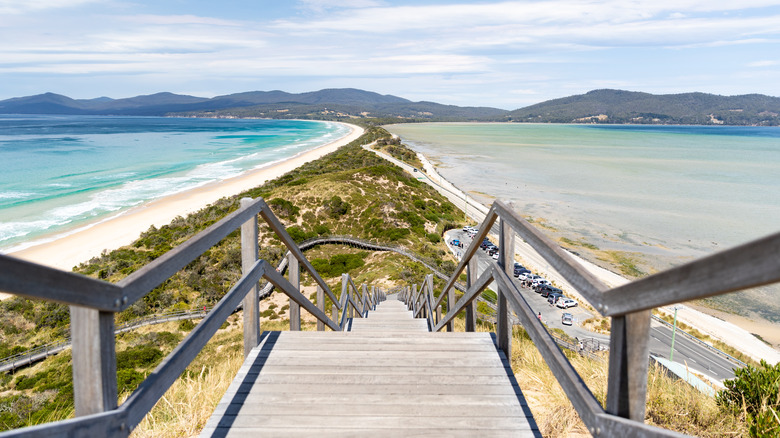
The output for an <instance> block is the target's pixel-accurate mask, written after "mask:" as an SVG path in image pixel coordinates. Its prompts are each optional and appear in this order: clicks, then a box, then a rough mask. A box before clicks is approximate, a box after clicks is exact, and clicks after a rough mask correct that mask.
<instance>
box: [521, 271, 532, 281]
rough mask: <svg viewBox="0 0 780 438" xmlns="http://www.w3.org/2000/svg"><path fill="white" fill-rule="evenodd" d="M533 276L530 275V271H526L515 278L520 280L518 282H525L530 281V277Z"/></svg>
mask: <svg viewBox="0 0 780 438" xmlns="http://www.w3.org/2000/svg"><path fill="white" fill-rule="evenodd" d="M533 275H534V274H532V273H531V271H528V272H524V273H522V274H520V275H518V276H517V279H518V280H520V281H526V280H529V281H530V279H531V277H532V276H533Z"/></svg>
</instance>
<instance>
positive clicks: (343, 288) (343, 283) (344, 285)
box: [341, 274, 352, 319]
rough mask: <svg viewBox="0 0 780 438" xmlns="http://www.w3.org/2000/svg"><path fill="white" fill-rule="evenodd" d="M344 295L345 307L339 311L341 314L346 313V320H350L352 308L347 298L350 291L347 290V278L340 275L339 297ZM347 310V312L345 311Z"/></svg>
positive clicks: (344, 275)
mask: <svg viewBox="0 0 780 438" xmlns="http://www.w3.org/2000/svg"><path fill="white" fill-rule="evenodd" d="M344 294H347V298H346V301H345V302H346V303H347V304H345V306H347V308H346V309H341V311H342V312H345V311H346V312H347V318H350V319H352V306H351V305H350V304H349V297H350V295H351V291H350V290H349V277H348V276H347V274H341V296H344ZM347 309H349V310H347Z"/></svg>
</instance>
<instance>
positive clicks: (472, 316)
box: [466, 257, 479, 332]
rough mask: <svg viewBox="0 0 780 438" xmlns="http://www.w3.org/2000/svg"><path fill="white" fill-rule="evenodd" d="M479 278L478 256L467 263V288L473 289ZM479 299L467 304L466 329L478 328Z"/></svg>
mask: <svg viewBox="0 0 780 438" xmlns="http://www.w3.org/2000/svg"><path fill="white" fill-rule="evenodd" d="M477 278H479V263H478V260H477V257H472V258H470V259H469V262H468V265H466V290H469V289H471V286H473V285H474V283H476V282H477ZM476 301H477V300H471V302H470V303H469V304H468V305H467V306H466V331H467V332H474V331H476V330H477V312H476V305H475V304H474V303H476Z"/></svg>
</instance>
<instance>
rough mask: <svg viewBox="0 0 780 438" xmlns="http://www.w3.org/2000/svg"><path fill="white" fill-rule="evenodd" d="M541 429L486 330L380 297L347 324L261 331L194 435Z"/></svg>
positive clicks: (522, 432)
mask: <svg viewBox="0 0 780 438" xmlns="http://www.w3.org/2000/svg"><path fill="white" fill-rule="evenodd" d="M369 435H370V436H372V437H377V436H464V437H466V436H468V437H473V436H480V437H481V436H513V437H517V436H540V435H539V432H538V430H537V428H536V425H535V423H534V421H533V418H532V417H531V413H530V410H529V409H528V407H527V406H526V405H525V401H524V399H523V397H522V394H521V393H520V389H519V388H518V386H517V383H516V382H515V380H514V377H513V376H511V370H509V365H508V363H507V361H506V358H505V357H504V356H503V353H499V352H498V351H497V349H496V347H495V345H494V343H493V339H492V337H491V335H490V334H489V333H430V332H428V326H427V323H426V321H425V320H424V319H414V318H412V315H411V312H410V311H408V310H406V307H405V306H404V304H403V303H401V302H400V301H397V300H395V299H388V300H387V301H384V302H382V303H380V304H379V305H378V306H377V309H376V311H373V312H370V314H369V317H368V318H364V319H360V318H357V319H355V320H354V321H353V323H352V326H351V331H349V332H266V333H265V336H264V338H263V339H262V342H261V344H260V345H259V346H258V347H257V348H255V349H254V350H253V351H252V354H251V355H250V356H249V357H248V358H247V360H246V361H245V362H244V365H243V367H242V368H241V370H240V371H239V373H238V375H237V376H236V378H235V380H234V381H233V383H232V384H231V385H230V388H229V389H228V390H227V393H226V394H225V396H224V397H223V398H222V401H221V402H220V403H219V405H218V406H217V409H216V411H215V412H214V414H213V415H212V417H211V419H209V421H208V423H207V424H206V427H205V428H204V430H203V432H202V433H201V435H200V436H201V437H248V436H253V437H254V436H264V437H266V436H300V437H303V436H317V437H328V436H334V437H335V436H338V437H345V436H369Z"/></svg>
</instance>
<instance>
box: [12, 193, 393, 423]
mask: <svg viewBox="0 0 780 438" xmlns="http://www.w3.org/2000/svg"><path fill="white" fill-rule="evenodd" d="M258 215H260V216H261V217H263V219H265V220H266V222H268V224H269V225H270V226H271V229H272V230H273V231H274V232H275V233H276V234H277V235H278V236H279V237H280V239H281V240H282V241H283V242H284V244H285V245H286V246H287V247H288V250H289V251H290V254H292V256H293V257H294V260H297V261H298V262H300V264H301V265H303V267H304V269H306V270H307V271H308V272H309V274H310V275H311V276H312V278H313V279H314V280H315V282H316V283H317V285H318V286H319V287H320V288H322V290H323V291H324V292H325V293H327V294H328V296H329V297H330V298H331V300H332V301H333V305H334V307H336V308H337V310H336V314H335V315H334V319H337V313H338V309H341V310H342V317H341V319H340V323H336V322H335V320H334V319H331V318H330V317H329V316H328V315H327V314H326V313H325V312H324V311H323V310H322V309H320V308H319V307H317V306H316V305H315V304H314V303H312V302H311V301H310V300H309V299H308V297H306V296H305V295H303V294H302V293H301V292H300V291H299V290H298V288H297V287H295V286H294V285H293V284H292V283H291V282H290V281H288V280H287V279H285V278H284V277H283V276H282V274H280V273H279V272H277V271H276V269H274V268H273V267H272V266H271V265H270V264H268V262H267V261H265V260H257V250H256V248H255V249H249V250H248V251H244V253H245V254H243V255H242V258H244V257H245V256H246V257H248V259H247V260H243V261H242V264H243V265H244V269H243V270H244V272H243V274H242V276H241V278H240V279H239V280H238V281H237V282H236V284H235V285H234V286H233V287H232V288H231V289H230V290H229V291H228V292H227V293H226V294H225V296H224V297H222V299H221V300H220V301H219V302H218V303H217V305H216V306H215V307H214V308H213V309H212V311H210V312H209V313H208V314H207V315H206V316H205V318H204V319H203V321H202V322H201V323H200V324H198V325H197V326H196V327H195V329H193V330H192V331H191V332H190V333H189V334H188V335H187V336H186V337H185V338H184V340H183V341H182V342H181V343H180V344H179V345H178V346H177V347H176V348H174V350H173V351H172V352H171V353H170V354H169V355H168V356H167V357H166V358H165V359H163V361H162V363H160V365H159V366H158V367H157V368H156V369H155V370H154V371H153V372H152V373H151V374H150V375H149V376H148V377H147V378H146V379H145V380H144V381H143V382H142V383H141V384H140V385H139V387H138V388H137V389H136V390H135V391H134V392H133V393H132V394H131V395H130V397H129V398H128V399H127V400H126V401H125V402H124V403H123V404H122V406H119V407H116V401H115V400H116V393H115V391H116V369H115V357H114V353H113V352H114V343H115V342H116V341H115V338H114V327H113V314H114V313H115V312H119V311H122V310H124V309H126V308H127V307H129V306H130V305H132V304H133V303H134V302H135V301H136V300H138V299H140V298H142V297H143V296H144V295H145V294H147V293H148V292H149V291H150V290H152V289H153V288H155V287H157V286H158V285H159V284H161V283H162V282H164V281H165V280H166V279H167V278H168V277H170V276H171V275H173V274H175V273H176V272H178V271H179V270H181V269H182V268H183V267H184V266H186V265H187V264H189V263H190V262H191V261H193V260H194V259H195V258H197V257H198V256H200V254H202V253H203V252H205V251H206V250H208V249H209V248H210V247H211V246H213V245H215V244H217V243H218V242H219V241H221V240H222V239H223V238H224V237H226V236H227V235H228V234H230V233H232V232H233V231H234V230H235V229H236V228H239V227H242V236H243V237H242V243H249V244H250V246H251V243H254V244H255V245H256V239H257V237H256V234H253V233H252V232H251V230H252V228H253V227H256V223H257V216H258ZM245 225H247V226H246V227H245ZM245 230H246V231H247V233H244V231H245ZM244 240H247V241H254V242H243V241H244ZM252 260H254V261H252ZM0 272H3V273H4V274H3V275H2V276H0V291H4V292H10V293H14V294H18V295H23V296H27V297H33V298H42V299H47V300H50V301H56V302H60V303H64V304H70V305H71V306H78V308H77V310H78V309H82V310H83V311H85V312H87V313H85V315H86V316H88V318H86V319H89V321H88V322H89V323H88V324H82V325H83V327H82V330H87V331H91V335H90V339H92V338H93V337H94V336H93V335H96V336H97V337H98V338H99V342H100V343H101V345H105V346H106V350H107V351H108V354H107V355H105V356H102V355H101V356H100V357H99V361H100V363H101V366H102V364H108V365H110V364H111V363H112V361H113V362H114V367H113V368H112V367H110V366H109V367H107V368H106V367H105V366H103V367H102V368H101V366H98V367H97V368H96V369H97V370H98V373H100V374H98V376H92V375H90V374H89V373H85V372H84V370H83V369H81V368H80V365H78V364H76V362H75V361H74V367H73V373H74V393H76V394H77V396H78V394H79V391H81V390H82V389H80V388H82V386H83V388H84V390H90V391H92V390H94V388H95V384H97V386H98V390H97V391H98V392H100V391H101V389H100V386H101V385H103V389H102V392H103V394H96V395H90V397H91V399H90V400H89V402H90V403H91V404H90V405H89V407H88V409H92V410H93V412H94V411H95V409H96V408H95V407H97V411H98V413H95V414H90V415H81V416H79V417H77V418H75V419H72V420H66V421H61V422H55V423H48V424H43V425H40V426H35V427H28V428H23V429H17V430H12V431H8V432H4V433H0V437H10V436H13V437H17V436H25V437H45V438H51V437H52V436H106V437H126V436H128V434H129V433H130V431H131V430H132V429H133V428H134V427H135V426H136V425H137V424H138V423H139V422H140V421H141V420H142V419H143V418H144V416H146V414H147V413H148V412H149V411H150V410H151V409H152V407H153V406H154V405H155V404H156V403H157V401H158V400H159V399H160V397H162V396H163V394H165V392H166V391H167V390H168V388H169V387H170V386H171V385H172V384H173V382H174V381H175V380H176V379H177V378H178V377H179V376H180V375H181V373H182V372H184V370H185V369H186V367H187V366H188V365H189V364H190V363H191V362H192V360H193V359H194V358H195V357H196V356H197V355H198V353H199V352H200V351H201V350H202V349H203V347H204V346H205V345H206V343H207V342H208V341H209V340H210V339H211V337H212V336H213V335H214V333H216V331H217V330H218V329H219V327H221V325H222V324H223V323H224V322H225V321H226V320H227V318H228V317H229V316H230V315H231V314H232V313H233V311H234V310H235V309H236V307H238V305H239V304H240V303H241V302H242V300H245V301H244V310H245V312H247V311H249V310H248V309H249V308H250V307H253V306H256V304H257V303H256V301H257V299H258V296H257V295H258V294H257V291H256V286H257V284H258V282H259V281H260V279H266V280H267V281H269V282H270V283H271V284H273V285H274V286H275V287H276V289H277V290H278V291H281V292H282V293H284V294H285V295H287V296H288V297H290V299H291V300H292V301H293V302H295V303H297V304H298V305H300V306H301V307H303V308H304V309H306V310H307V311H308V312H309V313H311V314H312V315H313V316H314V317H315V318H316V319H317V320H318V321H320V322H321V323H323V324H324V325H327V326H328V327H329V328H330V329H332V330H337V331H340V330H343V329H344V327H345V325H346V321H347V319H346V318H345V317H346V316H347V313H348V312H347V311H346V310H347V308H348V307H349V306H351V307H350V310H352V309H354V310H355V311H356V312H357V313H358V315H360V317H361V318H362V317H365V316H366V313H367V312H368V310H369V308H371V307H373V306H375V305H376V303H377V302H378V301H381V300H382V299H383V294H382V292H381V290H379V289H375V288H372V291H371V292H370V293H368V292H366V293H365V294H364V295H363V296H362V297H361V300H360V302H361V306H358V304H357V303H356V302H355V300H354V298H353V294H352V293H351V291H349V290H347V291H346V293H342V296H341V297H340V299H336V297H335V295H334V294H333V292H332V291H331V290H330V288H329V287H328V286H327V284H325V282H324V281H323V280H322V278H321V277H320V275H319V274H318V273H317V272H316V270H314V268H313V266H312V265H311V263H310V262H309V261H308V260H307V259H306V257H305V256H304V255H303V252H302V251H301V250H300V249H299V248H298V247H297V245H296V244H295V242H294V241H293V240H292V238H290V236H289V234H288V233H287V231H286V230H285V228H284V227H283V226H282V225H281V223H280V222H279V220H278V219H277V218H276V216H275V215H274V214H273V212H272V211H271V210H270V209H269V208H268V206H267V204H266V203H265V201H263V200H262V199H261V198H258V199H256V200H250V199H244V200H242V201H241V207H240V208H239V209H238V210H236V211H234V212H233V213H231V214H229V215H227V216H226V217H225V218H223V219H222V220H220V221H219V222H217V223H215V224H214V225H212V226H210V227H208V228H207V229H205V230H203V231H201V232H200V233H198V234H197V235H195V236H194V237H192V238H191V239H189V240H188V241H186V242H184V243H182V244H181V245H179V246H177V247H176V248H174V249H173V250H171V251H169V252H168V253H166V254H164V255H163V256H161V257H159V258H158V259H156V260H154V261H153V262H152V263H150V264H149V265H146V266H144V267H143V268H141V269H139V270H138V271H136V272H134V273H132V274H131V275H129V276H128V277H126V278H125V279H123V280H121V281H120V282H118V283H117V284H112V283H108V282H105V281H102V280H96V279H93V278H89V277H86V276H83V275H79V274H75V273H70V272H64V271H59V270H57V269H53V268H48V267H45V266H40V265H37V264H35V263H31V262H27V261H23V260H19V259H17V258H14V257H11V256H5V255H0ZM346 280H347V284H348V285H351V286H352V289H353V290H355V291H356V292H357V287H355V285H354V282H353V281H352V279H351V278H349V276H347V277H346ZM364 290H365V287H364ZM250 292H252V293H251V294H250ZM342 292H344V291H342ZM246 297H248V298H246ZM247 299H248V300H249V301H246V300H247ZM250 303H251V304H252V305H253V306H248V305H247V304H250ZM71 311H75V310H74V308H72V310H71ZM89 312H94V313H89ZM350 313H351V312H350ZM93 314H94V317H93V316H92V315H93ZM92 321H97V323H95V322H92ZM246 325H255V329H256V330H257V332H258V333H259V318H255V317H250V318H249V320H248V321H245V326H246ZM246 328H247V327H245V343H246V342H247V339H248V340H249V344H250V348H251V347H252V345H251V344H255V345H256V344H258V343H259V338H255V337H253V336H251V333H252V332H253V330H254V329H252V328H250V329H249V330H246ZM95 330H97V331H96V332H95ZM74 340H75V337H74ZM246 347H247V346H246V345H245V353H246V352H247V348H246ZM73 348H74V355H75V354H76V352H75V350H76V345H75V342H74V346H73ZM93 350H94V348H93ZM99 350H100V351H102V350H103V349H102V347H101V348H100V349H99ZM92 368H95V367H92ZM106 370H107V371H108V372H107V371H106ZM112 371H113V376H112V375H110V374H111V373H112ZM77 381H78V382H82V383H83V382H87V383H89V384H88V385H82V386H79V385H76V383H77ZM112 391H113V392H112ZM90 397H88V398H90ZM101 397H102V399H103V401H102V402H101V401H100V398H101ZM95 398H97V399H98V400H97V403H96V402H94V401H93V400H94V399H95ZM110 399H113V401H112V400H110ZM100 403H102V405H101V404H100ZM101 406H102V408H101ZM100 410H106V412H99V411H100ZM77 412H78V409H77ZM82 413H88V412H84V409H82Z"/></svg>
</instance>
